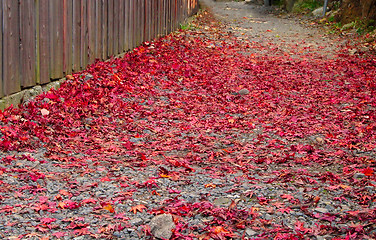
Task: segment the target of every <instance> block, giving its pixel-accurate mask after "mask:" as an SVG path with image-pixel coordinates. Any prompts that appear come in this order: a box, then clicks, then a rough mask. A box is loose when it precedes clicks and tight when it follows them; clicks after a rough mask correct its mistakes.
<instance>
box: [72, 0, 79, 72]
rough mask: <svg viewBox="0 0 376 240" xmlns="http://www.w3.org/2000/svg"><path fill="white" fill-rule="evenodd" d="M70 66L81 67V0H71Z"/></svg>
mask: <svg viewBox="0 0 376 240" xmlns="http://www.w3.org/2000/svg"><path fill="white" fill-rule="evenodd" d="M72 15H73V26H72V54H73V56H72V68H73V71H79V70H80V69H81V1H77V0H73V14H72Z"/></svg>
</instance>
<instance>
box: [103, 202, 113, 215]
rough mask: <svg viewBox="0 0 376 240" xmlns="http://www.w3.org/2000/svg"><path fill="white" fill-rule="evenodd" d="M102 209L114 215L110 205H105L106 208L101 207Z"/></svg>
mask: <svg viewBox="0 0 376 240" xmlns="http://www.w3.org/2000/svg"><path fill="white" fill-rule="evenodd" d="M103 209H105V210H107V211H109V212H110V213H114V212H115V210H114V208H113V207H112V206H111V204H107V205H106V206H104V207H103Z"/></svg>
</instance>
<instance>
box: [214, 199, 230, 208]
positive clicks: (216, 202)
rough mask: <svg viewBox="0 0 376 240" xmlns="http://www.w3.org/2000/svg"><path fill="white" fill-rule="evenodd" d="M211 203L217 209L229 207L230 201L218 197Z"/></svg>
mask: <svg viewBox="0 0 376 240" xmlns="http://www.w3.org/2000/svg"><path fill="white" fill-rule="evenodd" d="M213 203H214V205H216V206H217V207H227V206H229V205H230V203H231V199H229V198H226V197H219V198H217V199H215V200H214V202H213Z"/></svg>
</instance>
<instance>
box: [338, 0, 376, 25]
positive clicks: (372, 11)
mask: <svg viewBox="0 0 376 240" xmlns="http://www.w3.org/2000/svg"><path fill="white" fill-rule="evenodd" d="M340 9H341V10H340V13H339V15H338V19H337V20H339V21H340V22H342V23H349V22H352V21H354V20H357V19H361V20H365V21H368V22H369V21H372V20H373V21H376V0H343V1H342V4H341V7H340Z"/></svg>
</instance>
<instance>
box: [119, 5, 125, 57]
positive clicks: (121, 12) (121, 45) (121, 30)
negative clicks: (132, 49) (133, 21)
mask: <svg viewBox="0 0 376 240" xmlns="http://www.w3.org/2000/svg"><path fill="white" fill-rule="evenodd" d="M118 4H119V6H118V9H119V18H118V19H119V20H118V21H119V46H118V53H121V52H123V51H124V47H125V44H124V31H125V27H124V21H125V19H124V4H125V1H124V0H119V1H118Z"/></svg>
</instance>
